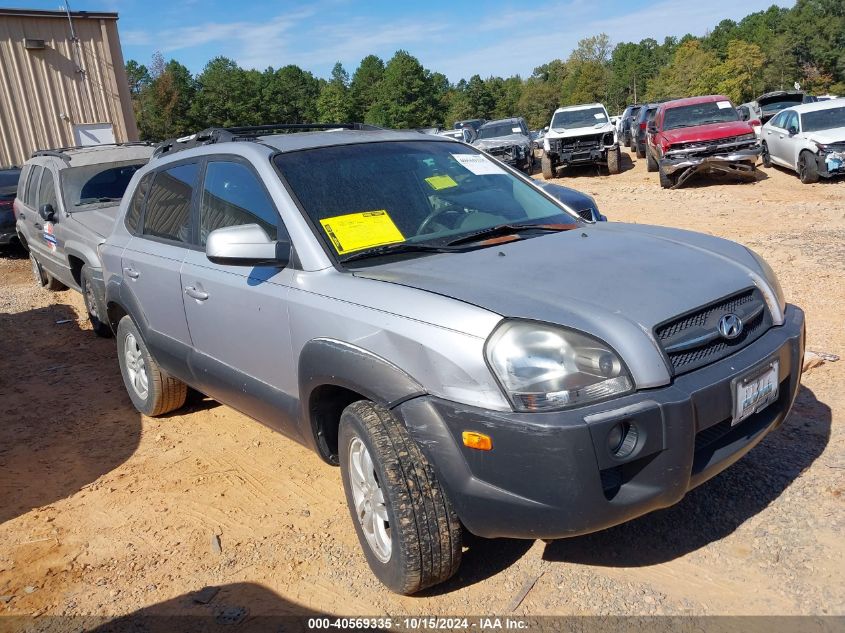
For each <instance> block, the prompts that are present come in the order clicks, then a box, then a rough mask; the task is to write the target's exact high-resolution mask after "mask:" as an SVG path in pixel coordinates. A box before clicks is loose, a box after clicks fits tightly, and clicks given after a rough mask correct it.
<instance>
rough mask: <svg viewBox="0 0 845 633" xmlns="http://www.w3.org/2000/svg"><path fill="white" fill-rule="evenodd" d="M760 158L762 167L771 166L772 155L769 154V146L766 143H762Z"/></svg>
mask: <svg viewBox="0 0 845 633" xmlns="http://www.w3.org/2000/svg"><path fill="white" fill-rule="evenodd" d="M760 159H761V160H762V161H763V167H765V168H767V169H768V168H769V167H771V166H772V157H771V155H770V154H769V146H768V145H766V143H763V145H762V148H761V150H760Z"/></svg>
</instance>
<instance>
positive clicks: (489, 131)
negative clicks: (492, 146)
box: [478, 123, 522, 138]
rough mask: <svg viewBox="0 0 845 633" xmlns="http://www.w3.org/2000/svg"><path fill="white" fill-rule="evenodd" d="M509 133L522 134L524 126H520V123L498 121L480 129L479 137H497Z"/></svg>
mask: <svg viewBox="0 0 845 633" xmlns="http://www.w3.org/2000/svg"><path fill="white" fill-rule="evenodd" d="M508 134H522V128H520V127H519V124H518V123H496V124H495V125H487V126H485V127H482V128H480V129H479V130H478V138H496V137H498V136H507V135H508Z"/></svg>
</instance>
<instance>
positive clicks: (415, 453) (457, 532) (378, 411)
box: [338, 400, 461, 595]
mask: <svg viewBox="0 0 845 633" xmlns="http://www.w3.org/2000/svg"><path fill="white" fill-rule="evenodd" d="M338 437H339V442H338V453H339V457H340V470H341V477H342V479H343V488H344V491H345V492H346V501H347V504H348V505H349V511H350V514H351V515H352V521H353V523H354V524H355V531H356V533H357V534H358V540H359V541H360V543H361V548H362V549H363V551H364V556H365V557H366V558H367V562H368V563H369V565H370V568H371V569H372V570H373V573H374V574H375V575H376V576H377V577H378V579H379V580H380V581H381V582H382V583H384V585H386V586H387V587H388V588H389V589H391V590H392V591H395V592H396V593H401V594H405V595H409V594H412V593H415V592H417V591H420V590H421V589H425V588H426V587H431V586H433V585H436V584H438V583H441V582H443V581H444V580H447V579H448V578H450V577H451V576H452V575H453V574H454V573H455V572H456V571H457V570H458V566H459V565H460V563H461V525H460V522H459V521H458V517H457V515H456V514H455V511H454V510H453V509H452V505H451V503H450V502H449V500H448V499H447V498H446V495H445V494H444V492H443V490H442V489H441V487H440V484H439V483H438V482H437V478H436V477H435V474H434V469H433V468H432V467H431V464H429V463H428V460H427V459H426V457H425V455H424V454H423V452H422V451H421V450H420V448H419V446H418V445H417V444H416V443H415V442H414V440H413V439H412V438H411V436H410V435H409V434H408V431H407V430H406V429H405V427H404V426H403V425H402V424H401V423H400V422H399V421H398V420H397V419H396V418H395V417H394V416H393V415H392V414H391V413H390V411H388V410H387V409H385V408H384V407H381V406H379V405H376V404H374V403H372V402H369V401H367V400H359V401H358V402H353V403H352V404H350V405H349V406H348V407H346V409H344V411H343V414H342V415H341V418H340V429H339V436H338Z"/></svg>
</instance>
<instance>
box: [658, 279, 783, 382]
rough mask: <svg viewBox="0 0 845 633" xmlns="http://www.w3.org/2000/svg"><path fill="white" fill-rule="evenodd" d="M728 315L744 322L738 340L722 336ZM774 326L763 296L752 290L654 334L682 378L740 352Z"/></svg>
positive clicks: (677, 320)
mask: <svg viewBox="0 0 845 633" xmlns="http://www.w3.org/2000/svg"><path fill="white" fill-rule="evenodd" d="M726 314H735V315H736V316H738V317H739V318H740V319H741V320H742V325H743V327H742V332H741V333H740V335H739V336H738V337H737V338H735V339H726V338H724V337H722V336H721V334H719V329H718V328H719V321H720V320H721V318H722V317H723V316H725V315H726ZM771 325H772V321H771V316H770V315H769V311H768V310H767V309H766V303H765V301H764V299H763V296H762V294H761V293H760V291H759V290H758V289H757V288H750V289H748V290H744V291H742V292H740V293H737V294H735V295H731V296H730V297H726V298H725V299H720V300H719V301H716V302H714V303H712V304H710V305H708V306H704V307H702V308H698V309H696V310H693V311H692V312H689V313H687V314H684V315H681V316H679V317H676V318H674V319H672V320H670V321H667V322H665V323H663V324H661V325H658V326H657V327H656V328H655V329H654V334H655V337H656V338H657V341H658V342H659V343H660V345H661V347H662V348H663V351H664V353H665V354H666V356H667V358H668V360H669V363H670V365H671V366H672V369H673V372H674V374H675V375H679V374H684V373H686V372H689V371H692V370H694V369H698V368H699V367H703V366H704V365H707V364H709V363H713V362H715V361H717V360H720V359H722V358H724V357H725V356H729V355H730V354H733V353H734V352H736V351H739V350H740V349H742V348H743V347H745V346H746V345H748V344H749V343H752V342H753V341H755V340H757V339H758V338H759V337H760V336H762V335H763V333H764V332H765V331H766V330H768V329H769V328H770V327H771Z"/></svg>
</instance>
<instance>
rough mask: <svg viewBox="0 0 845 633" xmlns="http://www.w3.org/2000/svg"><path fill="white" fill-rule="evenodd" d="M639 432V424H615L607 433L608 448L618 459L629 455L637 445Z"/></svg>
mask: <svg viewBox="0 0 845 633" xmlns="http://www.w3.org/2000/svg"><path fill="white" fill-rule="evenodd" d="M638 437H639V433H638V431H637V425H636V424H632V423H630V422H620V423H619V424H615V425H613V428H611V429H610V431H609V432H608V434H607V448H608V449H609V450H610V454H611V455H613V456H614V457H616V458H618V459H622V458H624V457H628V456H629V455H630V454H631V453H633V452H634V449H635V448H636V447H637V439H638Z"/></svg>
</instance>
